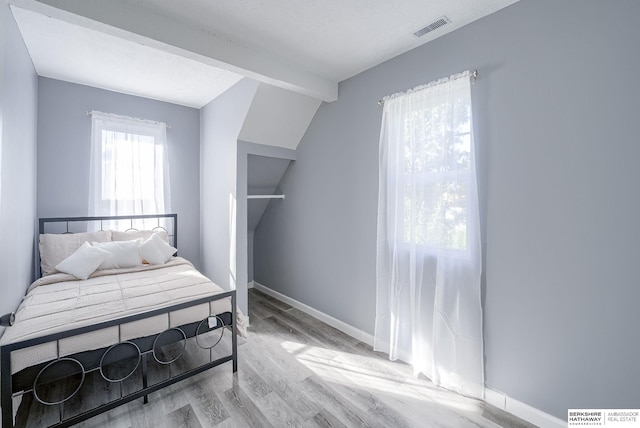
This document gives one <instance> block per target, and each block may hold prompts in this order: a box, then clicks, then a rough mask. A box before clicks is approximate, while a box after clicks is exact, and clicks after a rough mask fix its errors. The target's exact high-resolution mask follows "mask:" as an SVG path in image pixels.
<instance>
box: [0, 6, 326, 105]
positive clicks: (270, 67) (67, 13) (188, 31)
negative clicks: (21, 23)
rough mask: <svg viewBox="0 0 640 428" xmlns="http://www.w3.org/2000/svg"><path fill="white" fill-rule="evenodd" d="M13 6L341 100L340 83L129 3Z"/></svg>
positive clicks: (323, 97)
mask: <svg viewBox="0 0 640 428" xmlns="http://www.w3.org/2000/svg"><path fill="white" fill-rule="evenodd" d="M9 3H10V4H14V5H15V6H17V7H21V8H24V9H27V10H30V11H33V12H36V13H41V14H43V15H46V16H49V17H51V18H54V19H59V20H62V21H65V22H68V23H70V24H73V25H78V26H81V27H85V28H88V29H91V30H95V31H100V32H103V33H105V34H109V35H112V36H115V37H120V38H123V39H125V40H129V41H132V42H136V43H140V44H142V45H146V46H150V47H152V48H155V49H159V50H162V51H165V52H168V53H171V54H174V55H179V56H183V57H185V58H189V59H192V60H195V61H200V62H202V63H204V64H209V65H212V66H215V67H219V68H222V69H225V70H229V71H232V72H234V73H238V74H241V75H243V76H246V77H249V78H251V79H254V80H256V81H258V82H262V83H267V84H270V85H274V86H277V87H280V88H283V89H288V90H291V91H294V92H297V93H300V94H304V95H307V96H310V97H313V98H316V99H319V100H322V101H328V102H331V101H335V100H336V99H337V98H338V83H337V82H334V81H331V80H329V79H326V78H324V77H321V76H319V75H317V74H315V73H313V72H311V71H309V70H306V69H303V68H301V67H299V66H296V65H292V64H289V63H287V62H286V61H283V60H280V59H279V58H277V57H276V56H274V55H272V54H270V53H267V52H265V51H262V50H258V49H255V48H253V47H251V46H249V45H246V44H241V43H239V42H237V41H235V40H232V39H231V38H229V37H227V36H225V35H223V34H215V33H212V32H209V31H205V30H204V29H200V28H196V27H194V26H190V25H187V24H185V23H182V22H179V21H176V20H173V19H170V18H168V17H166V16H163V15H160V14H158V13H154V12H152V11H149V10H147V9H143V8H141V7H139V6H137V5H136V4H135V3H133V2H126V1H123V0H109V1H108V2H105V1H104V0H39V1H36V0H10V1H9Z"/></svg>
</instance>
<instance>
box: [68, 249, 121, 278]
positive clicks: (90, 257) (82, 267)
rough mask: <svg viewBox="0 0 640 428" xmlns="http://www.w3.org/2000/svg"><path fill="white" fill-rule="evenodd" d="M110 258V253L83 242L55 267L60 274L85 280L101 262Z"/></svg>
mask: <svg viewBox="0 0 640 428" xmlns="http://www.w3.org/2000/svg"><path fill="white" fill-rule="evenodd" d="M109 257H111V253H109V252H108V251H105V250H103V249H101V248H98V247H92V246H91V245H89V243H88V242H85V243H84V244H82V245H81V246H80V248H78V249H77V250H76V251H75V252H74V253H73V254H71V255H70V256H69V257H67V258H66V259H64V260H63V261H61V262H60V263H58V264H57V265H56V269H57V270H59V271H60V272H64V273H68V274H70V275H73V276H75V277H76V278H79V279H87V278H89V275H91V274H92V273H93V272H95V270H96V269H97V268H98V266H100V264H101V263H102V262H104V261H105V260H106V259H108V258H109Z"/></svg>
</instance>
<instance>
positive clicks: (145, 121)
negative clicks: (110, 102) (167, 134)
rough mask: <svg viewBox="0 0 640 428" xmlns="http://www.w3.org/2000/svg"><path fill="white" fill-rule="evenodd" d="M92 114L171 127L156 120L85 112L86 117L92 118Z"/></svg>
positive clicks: (92, 111) (95, 111) (99, 112)
mask: <svg viewBox="0 0 640 428" xmlns="http://www.w3.org/2000/svg"><path fill="white" fill-rule="evenodd" d="M94 114H101V115H103V116H107V117H113V118H115V119H126V120H134V121H136V122H142V123H150V124H153V125H163V126H164V127H165V128H168V129H169V128H171V126H169V125H168V124H166V123H165V122H159V121H157V120H149V119H140V118H139V117H132V116H124V115H121V114H115V113H104V112H101V111H97V110H91V111H88V112H87V116H93V115H94Z"/></svg>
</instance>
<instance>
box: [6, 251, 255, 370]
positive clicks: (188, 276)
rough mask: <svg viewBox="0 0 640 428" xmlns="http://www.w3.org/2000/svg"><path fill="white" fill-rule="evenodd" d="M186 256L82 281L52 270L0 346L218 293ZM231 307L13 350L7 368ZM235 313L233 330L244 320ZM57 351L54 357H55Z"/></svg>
mask: <svg viewBox="0 0 640 428" xmlns="http://www.w3.org/2000/svg"><path fill="white" fill-rule="evenodd" d="M222 291H224V290H222V289H221V288H220V287H219V286H218V285H216V284H214V283H213V282H211V281H210V280H209V279H207V278H206V277H205V276H204V275H202V274H201V273H200V272H198V271H197V270H196V269H195V268H194V267H193V265H191V263H189V262H188V261H187V260H185V259H183V258H180V257H175V258H173V259H171V260H170V261H169V262H167V263H166V264H165V265H161V266H157V265H152V266H143V267H139V268H130V269H113V270H103V271H97V272H96V273H94V274H93V275H92V276H91V277H90V278H89V279H87V280H77V279H75V278H74V277H73V276H71V275H67V274H63V273H57V274H53V275H49V276H46V277H43V278H40V279H39V280H37V281H35V282H34V283H33V284H31V286H30V287H29V290H28V292H27V295H26V296H25V298H24V299H23V301H22V303H21V304H20V306H19V307H18V310H17V311H16V321H15V324H14V325H13V326H11V327H8V328H7V329H6V330H5V332H4V335H3V336H2V337H1V338H0V345H4V344H7V343H14V342H18V341H21V340H25V339H30V338H32V337H39V336H43V335H46V334H50V333H56V332H60V331H65V330H69V329H72V328H76V327H82V326H86V325H93V324H96V323H99V322H102V321H107V320H112V319H116V318H122V317H125V316H128V315H133V314H138V313H142V312H148V311H151V310H154V309H158V308H163V307H167V306H171V305H175V304H178V303H182V302H187V301H191V300H197V299H199V298H202V297H206V296H210V295H212V294H215V293H219V292H222ZM230 310H231V299H229V298H227V299H221V300H216V301H214V302H211V303H210V305H209V304H203V305H198V306H196V307H190V308H187V309H183V310H180V311H174V312H172V313H171V314H170V315H167V314H164V315H160V316H155V317H153V318H150V319H144V320H140V321H136V322H132V323H128V324H125V325H122V326H121V327H120V328H118V327H117V326H116V327H110V328H107V329H102V330H99V331H95V332H91V333H87V334H83V335H80V336H75V337H72V338H68V339H61V340H60V341H59V343H58V344H56V343H55V342H51V343H45V344H42V345H38V346H35V347H31V348H28V349H23V350H19V351H14V352H13V353H12V355H11V361H12V367H11V368H12V372H14V373H15V372H17V371H19V370H21V369H23V368H25V367H28V366H30V365H33V364H37V363H41V362H44V361H48V360H51V359H54V358H57V357H58V356H60V357H61V356H65V355H70V354H72V353H75V352H80V351H86V350H91V349H97V348H100V347H103V346H110V345H112V344H115V343H118V341H120V340H128V339H133V338H136V337H142V336H147V335H150V334H156V333H160V332H162V331H164V330H165V329H167V328H170V327H176V326H179V325H182V324H185V323H188V322H194V321H199V320H202V319H204V318H206V317H208V316H209V315H210V314H219V313H223V312H228V311H230ZM240 319H241V315H240V314H238V320H239V321H238V328H239V334H241V335H244V334H245V330H244V324H243V322H242V321H240ZM58 352H59V355H57V354H58Z"/></svg>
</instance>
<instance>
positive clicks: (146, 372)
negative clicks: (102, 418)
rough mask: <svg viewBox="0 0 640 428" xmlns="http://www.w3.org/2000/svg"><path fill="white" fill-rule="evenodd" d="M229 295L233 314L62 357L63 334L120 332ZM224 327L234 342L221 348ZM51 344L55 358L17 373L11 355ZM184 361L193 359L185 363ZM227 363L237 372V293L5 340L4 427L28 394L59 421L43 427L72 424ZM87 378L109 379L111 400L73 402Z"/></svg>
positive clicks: (0, 357) (1, 359)
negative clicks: (13, 341) (19, 339)
mask: <svg viewBox="0 0 640 428" xmlns="http://www.w3.org/2000/svg"><path fill="white" fill-rule="evenodd" d="M226 298H230V299H231V312H227V313H223V314H211V315H210V316H209V317H206V318H205V319H203V320H201V321H197V322H193V323H189V324H184V325H180V326H178V327H171V326H170V328H168V329H167V330H165V331H163V332H160V333H157V334H153V335H150V336H144V337H137V338H132V339H128V340H119V341H118V343H116V344H112V345H111V346H107V347H104V348H102V349H98V350H90V351H82V352H78V353H75V354H72V355H61V354H60V341H61V340H62V339H68V338H73V337H77V336H79V335H82V334H86V333H91V332H97V331H99V330H103V329H107V328H113V327H117V329H118V337H120V331H121V329H122V326H126V325H127V324H128V323H132V322H135V321H140V320H143V319H147V318H152V317H156V316H161V315H166V316H168V317H169V318H170V317H171V313H172V312H174V311H178V310H181V309H185V308H190V307H193V306H197V305H202V304H205V303H210V302H212V301H215V300H219V299H226ZM209 307H211V305H209ZM225 330H226V331H229V330H230V331H231V338H228V337H227V338H226V339H225V341H224V343H228V341H229V339H230V342H231V343H230V344H229V345H228V347H227V348H224V349H222V350H221V349H218V345H219V344H220V343H223V342H221V340H222V339H223V336H224V332H225ZM51 343H55V346H56V347H57V355H58V356H57V358H56V359H53V360H50V361H46V362H42V363H39V364H37V365H35V366H32V367H28V368H26V369H23V370H20V371H19V372H17V373H15V374H12V369H11V364H12V362H11V353H12V352H14V351H18V350H22V349H27V348H31V347H34V346H38V345H42V344H51ZM187 345H189V346H187ZM187 348H189V349H187ZM228 348H230V349H228ZM190 350H195V351H196V353H198V356H197V358H196V357H193V356H192V355H191V356H190V353H189V351H190ZM227 352H228V354H227ZM221 353H223V354H222V355H221ZM187 360H188V361H189V364H187V363H186V361H187ZM228 361H232V364H233V372H236V371H237V368H238V358H237V312H236V293H235V290H233V291H227V292H223V293H219V294H216V295H212V296H210V297H205V298H201V299H198V300H195V301H191V302H186V303H181V304H177V305H173V306H169V307H166V308H162V309H157V310H153V311H150V312H146V313H142V314H136V315H131V316H127V317H124V318H121V319H117V320H112V321H106V322H102V323H99V324H95V325H91V326H86V327H80V328H75V329H72V330H69V331H65V332H60V333H55V334H49V335H46V336H42V337H38V338H34V339H29V340H25V341H21V342H16V343H10V344H6V345H4V346H2V347H1V348H0V364H1V367H2V370H1V373H0V378H1V379H0V388H1V390H0V392H1V405H2V426H3V427H13V426H14V405H13V402H14V398H16V397H21V398H22V397H24V396H28V397H29V400H31V401H33V402H37V404H38V405H40V406H42V407H46V408H49V409H51V408H54V409H56V411H55V412H52V413H55V415H54V417H53V418H54V419H55V420H52V418H49V419H47V422H46V425H48V426H55V427H67V426H70V425H73V424H77V423H79V422H81V421H83V420H86V419H88V418H91V417H93V416H95V415H98V414H100V413H103V412H106V411H108V410H111V409H113V408H115V407H118V406H120V405H122V404H125V403H128V402H130V401H132V400H135V399H138V398H144V400H145V402H146V400H147V395H148V394H150V393H152V392H154V391H157V390H159V389H162V388H164V387H166V386H168V385H171V384H174V383H176V382H179V381H181V380H184V379H187V378H189V377H191V376H194V375H196V374H198V373H201V372H203V371H205V370H207V369H210V368H212V367H215V366H218V365H220V364H223V363H226V362H228ZM153 367H156V369H153ZM88 378H95V379H99V381H100V382H102V383H105V384H108V389H109V394H108V395H109V397H107V399H105V400H102V401H101V402H99V403H97V404H95V405H91V406H89V407H87V405H86V403H83V404H82V406H80V405H77V403H76V404H75V405H74V403H73V402H72V400H73V399H74V397H77V396H79V395H81V394H82V390H83V387H84V386H85V383H87V379H88ZM61 385H64V386H61ZM112 385H114V387H112ZM65 405H66V406H67V408H65ZM72 407H75V411H74V412H70V411H69V410H70V408H72Z"/></svg>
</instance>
